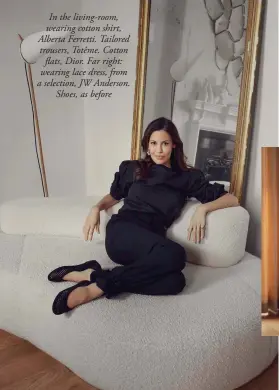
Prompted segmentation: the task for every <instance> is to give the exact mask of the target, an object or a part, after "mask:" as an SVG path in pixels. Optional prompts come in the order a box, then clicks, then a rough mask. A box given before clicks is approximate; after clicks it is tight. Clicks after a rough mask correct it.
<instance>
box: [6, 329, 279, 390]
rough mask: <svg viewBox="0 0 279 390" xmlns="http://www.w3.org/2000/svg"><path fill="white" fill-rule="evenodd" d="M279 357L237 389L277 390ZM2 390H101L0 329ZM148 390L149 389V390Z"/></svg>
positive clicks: (23, 341) (28, 344)
mask: <svg viewBox="0 0 279 390" xmlns="http://www.w3.org/2000/svg"><path fill="white" fill-rule="evenodd" d="M277 377H278V358H276V359H275V361H274V362H273V363H272V365H271V366H270V367H269V368H268V369H267V370H266V371H265V372H264V373H263V374H262V375H260V376H259V377H258V378H256V379H254V380H253V381H252V382H250V383H249V384H247V385H245V386H242V387H241V388H239V389H238V390H266V389H268V390H278V384H277ZM0 389H1V390H49V389H51V390H98V389H97V388H95V387H92V386H90V385H88V384H87V383H85V382H84V381H83V380H82V379H80V378H79V377H77V376H76V375H75V374H73V373H72V372H71V371H70V370H69V369H67V368H66V367H65V366H63V365H62V364H61V363H59V362H57V361H56V360H54V359H53V358H51V357H50V356H48V355H47V354H45V353H44V352H42V351H40V350H38V349H37V348H36V347H34V346H33V345H32V344H30V343H29V342H27V341H25V340H22V339H20V338H18V337H16V336H14V335H11V334H9V333H7V332H5V331H3V330H0ZM146 390H147V389H146Z"/></svg>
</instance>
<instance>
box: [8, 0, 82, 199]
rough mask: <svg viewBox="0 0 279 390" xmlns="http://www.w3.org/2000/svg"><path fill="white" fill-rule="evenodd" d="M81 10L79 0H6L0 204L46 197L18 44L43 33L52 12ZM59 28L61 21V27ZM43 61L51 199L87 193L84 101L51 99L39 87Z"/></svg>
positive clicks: (40, 97) (42, 116)
mask: <svg viewBox="0 0 279 390" xmlns="http://www.w3.org/2000/svg"><path fill="white" fill-rule="evenodd" d="M74 10H77V12H80V11H81V3H80V2H79V1H73V0H71V1H66V0H62V1H59V2H57V1H55V0H49V1H47V2H46V1H45V0H25V1H24V2H23V1H20V0H2V1H1V13H0V37H1V38H0V49H1V62H0V67H1V78H0V83H1V85H0V103H1V104H0V118H1V128H0V140H1V142H0V178H1V187H0V202H2V201H5V200H7V199H12V198H17V197H22V196H43V193H42V186H41V180H40V176H39V169H38V164H37V159H36V154H35V147H34V136H33V121H32V110H31V104H30V98H29V92H28V87H27V81H26V76H25V70H24V62H23V60H22V58H21V56H20V53H19V45H20V40H19V38H18V36H17V34H18V33H19V34H21V35H22V36H23V38H24V37H26V36H27V35H29V34H31V33H34V32H36V31H42V30H45V28H46V26H47V25H48V24H49V21H48V18H49V14H50V12H53V13H57V14H59V13H63V12H65V11H67V12H72V11H74ZM60 23H61V22H60ZM43 64H44V59H43V58H41V59H39V61H38V63H36V64H34V65H32V74H33V81H34V87H35V93H36V100H37V108H38V115H39V123H40V130H41V137H42V145H43V152H44V160H45V168H46V175H47V183H48V189H49V195H50V196H55V195H66V194H77V195H79V194H83V193H85V175H84V134H83V104H82V101H79V100H78V101H71V100H68V99H67V100H58V99H55V98H53V93H54V91H53V89H52V88H49V89H48V88H44V89H40V88H36V83H37V81H38V80H39V78H40V71H41V69H42V66H43Z"/></svg>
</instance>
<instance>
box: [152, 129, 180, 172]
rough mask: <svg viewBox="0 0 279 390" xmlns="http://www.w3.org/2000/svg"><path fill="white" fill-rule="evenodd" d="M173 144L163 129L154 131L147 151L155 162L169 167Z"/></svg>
mask: <svg viewBox="0 0 279 390" xmlns="http://www.w3.org/2000/svg"><path fill="white" fill-rule="evenodd" d="M173 148H175V145H174V144H173V142H172V139H171V137H170V135H169V134H168V133H167V132H166V131H165V130H158V131H154V132H153V133H152V134H151V137H150V140H149V144H148V151H149V153H150V157H151V158H152V160H153V161H154V162H155V164H160V165H166V166H167V167H170V157H171V153H172V150H173Z"/></svg>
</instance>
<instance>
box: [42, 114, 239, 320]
mask: <svg viewBox="0 0 279 390" xmlns="http://www.w3.org/2000/svg"><path fill="white" fill-rule="evenodd" d="M142 149H143V152H144V153H145V157H144V158H143V159H141V160H129V161H123V162H122V163H121V164H120V167H119V170H118V172H116V173H115V177H114V180H113V183H112V185H111V188H110V193H109V194H108V195H106V196H105V197H104V198H103V199H102V200H101V201H100V202H99V203H98V204H96V205H95V206H93V207H92V209H91V211H90V213H89V215H88V216H87V218H86V221H85V224H84V227H83V233H84V238H85V240H92V238H93V233H94V232H95V231H97V232H99V225H100V212H101V211H102V210H107V209H109V208H110V207H112V206H113V205H115V204H116V203H118V202H119V201H120V200H121V199H124V205H123V207H122V208H121V209H120V210H119V211H118V213H117V214H114V215H113V216H112V217H111V219H110V220H109V222H108V224H107V226H106V239H105V246H106V251H107V254H108V256H109V257H110V259H111V260H112V261H113V262H115V263H117V264H119V265H118V266H116V267H115V268H113V269H111V270H103V269H102V268H101V266H100V264H99V263H98V262H97V261H96V260H91V261H87V262H85V263H83V264H80V265H76V266H62V267H59V268H56V269H55V270H54V271H52V272H51V273H50V274H49V275H48V279H49V280H50V281H52V282H63V281H71V282H76V283H77V284H76V285H75V286H73V287H69V288H67V289H65V290H63V291H61V292H60V293H59V294H58V295H57V296H56V298H55V300H54V302H53V305H52V310H53V313H54V314H57V315H58V314H62V313H65V312H68V311H70V310H72V309H73V308H74V307H76V306H78V305H81V304H84V303H87V302H90V301H92V300H93V299H96V298H99V297H101V296H102V295H104V296H105V297H106V298H111V297H114V296H116V295H118V294H120V293H122V292H130V293H135V294H147V295H175V294H179V293H180V292H181V291H182V290H183V289H184V287H185V285H186V282H185V277H184V274H183V273H182V270H183V269H184V267H185V263H186V253H185V250H184V248H183V247H182V246H181V245H179V244H177V243H176V242H174V241H172V240H170V239H168V238H166V232H167V229H168V228H169V227H170V226H171V225H172V223H173V222H174V221H175V220H176V219H177V218H178V217H179V215H180V213H181V211H182V209H183V208H184V206H185V203H186V201H187V199H188V198H191V197H194V198H196V199H197V200H199V201H200V202H201V204H200V205H199V206H198V207H197V208H196V210H195V213H194V215H193V217H192V219H191V222H190V226H189V228H188V240H192V241H194V242H195V243H199V242H200V241H201V240H202V239H203V238H204V232H205V227H206V215H207V213H208V212H210V211H214V210H217V209H222V208H226V207H233V206H238V200H237V198H236V197H235V196H234V195H232V194H229V193H227V192H226V191H225V190H224V186H223V185H221V184H218V183H214V184H211V183H209V182H208V181H207V180H205V177H204V174H203V173H202V172H201V171H200V170H198V169H195V168H192V167H190V166H188V165H187V163H186V161H185V157H184V153H183V143H182V141H181V139H180V137H179V134H178V131H177V128H176V126H175V125H174V124H173V122H172V121H170V120H168V119H166V118H158V119H156V120H154V121H152V122H151V123H150V124H149V125H148V126H147V128H146V130H145V133H144V137H143V139H142ZM185 234H186V232H185Z"/></svg>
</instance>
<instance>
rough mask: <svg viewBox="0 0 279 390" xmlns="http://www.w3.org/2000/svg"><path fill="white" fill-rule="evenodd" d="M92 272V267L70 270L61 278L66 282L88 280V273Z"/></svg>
mask: <svg viewBox="0 0 279 390" xmlns="http://www.w3.org/2000/svg"><path fill="white" fill-rule="evenodd" d="M92 272H93V269H91V268H88V269H86V270H84V271H72V272H69V273H68V274H66V275H65V276H64V278H63V280H65V281H67V282H76V283H79V282H82V281H84V280H88V281H90V275H91V273H92Z"/></svg>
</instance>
